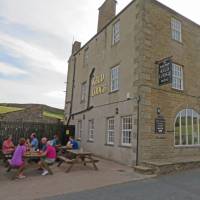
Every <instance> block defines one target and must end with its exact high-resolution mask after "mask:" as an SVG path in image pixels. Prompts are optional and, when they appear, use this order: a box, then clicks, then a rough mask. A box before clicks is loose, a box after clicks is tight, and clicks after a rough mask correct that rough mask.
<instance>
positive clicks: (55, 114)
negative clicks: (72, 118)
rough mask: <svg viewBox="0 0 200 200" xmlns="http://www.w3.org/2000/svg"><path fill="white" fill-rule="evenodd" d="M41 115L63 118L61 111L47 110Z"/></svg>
mask: <svg viewBox="0 0 200 200" xmlns="http://www.w3.org/2000/svg"><path fill="white" fill-rule="evenodd" d="M43 116H45V117H51V118H56V119H61V120H62V119H64V114H63V113H55V112H48V111H44V112H43Z"/></svg>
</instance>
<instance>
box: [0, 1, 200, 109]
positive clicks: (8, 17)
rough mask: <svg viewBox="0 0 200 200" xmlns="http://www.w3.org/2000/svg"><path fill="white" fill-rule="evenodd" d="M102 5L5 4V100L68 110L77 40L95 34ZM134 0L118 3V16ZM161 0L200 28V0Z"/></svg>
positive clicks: (0, 20)
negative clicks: (68, 80)
mask: <svg viewBox="0 0 200 200" xmlns="http://www.w3.org/2000/svg"><path fill="white" fill-rule="evenodd" d="M103 1H104V0H92V1H91V0H84V1H83V0H73V1H71V0H59V1H55V0H0V102H17V103H43V104H47V105H51V106H55V107H60V108H63V107H64V98H65V93H64V91H65V82H66V78H67V61H68V57H69V55H70V51H71V44H72V41H73V38H74V39H75V40H79V41H81V42H82V44H84V43H85V42H86V41H87V40H89V39H90V38H91V37H92V36H93V35H94V34H95V33H96V28H97V17H98V8H99V6H100V5H101V4H102V3H103ZM130 1H131V0H118V12H119V11H120V10H121V9H122V8H123V7H124V6H126V5H127V4H128V3H129V2H130ZM160 1H161V2H163V3H164V4H166V5H168V6H169V7H171V8H173V9H175V10H177V11H178V12H179V13H181V14H183V15H185V16H186V17H188V18H190V19H192V20H193V21H195V22H196V23H199V24H200V15H199V11H198V8H199V7H200V6H199V4H200V3H199V1H196V0H190V1H183V0H160ZM80 16H81V17H80Z"/></svg>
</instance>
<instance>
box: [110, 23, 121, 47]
mask: <svg viewBox="0 0 200 200" xmlns="http://www.w3.org/2000/svg"><path fill="white" fill-rule="evenodd" d="M119 40H120V21H117V22H116V23H115V24H114V25H113V30H112V44H116V43H117V42H119Z"/></svg>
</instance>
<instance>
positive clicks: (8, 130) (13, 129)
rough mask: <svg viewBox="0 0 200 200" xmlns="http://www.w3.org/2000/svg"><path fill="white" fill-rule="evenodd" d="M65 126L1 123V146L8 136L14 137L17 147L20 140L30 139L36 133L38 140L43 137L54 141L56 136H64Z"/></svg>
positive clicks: (60, 124) (34, 123) (59, 124)
mask: <svg viewBox="0 0 200 200" xmlns="http://www.w3.org/2000/svg"><path fill="white" fill-rule="evenodd" d="M62 131H63V124H62V123H56V124H47V123H39V122H37V123H36V122H7V121H0V146H1V145H2V143H3V140H4V139H5V138H6V136H8V135H12V137H13V142H14V144H15V145H17V143H18V141H19V138H21V137H24V138H30V135H31V133H33V132H35V133H36V135H37V138H38V139H39V140H40V139H41V138H42V137H47V138H48V139H52V138H53V136H54V135H55V134H60V135H61V134H62Z"/></svg>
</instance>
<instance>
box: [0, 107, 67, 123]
mask: <svg viewBox="0 0 200 200" xmlns="http://www.w3.org/2000/svg"><path fill="white" fill-rule="evenodd" d="M33 106H40V107H41V109H42V110H43V115H44V116H46V117H51V118H57V119H61V120H62V119H63V118H64V110H62V109H59V108H54V107H51V106H47V105H43V104H17V103H0V114H5V113H9V112H15V111H18V110H23V109H27V108H30V107H33Z"/></svg>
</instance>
